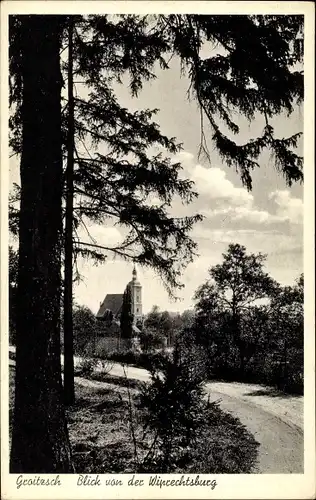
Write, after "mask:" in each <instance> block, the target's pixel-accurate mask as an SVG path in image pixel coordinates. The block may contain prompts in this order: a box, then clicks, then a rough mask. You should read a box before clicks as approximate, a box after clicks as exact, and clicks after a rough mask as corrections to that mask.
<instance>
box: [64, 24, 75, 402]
mask: <svg viewBox="0 0 316 500" xmlns="http://www.w3.org/2000/svg"><path fill="white" fill-rule="evenodd" d="M68 38H69V42H68V43H69V45H68V145H67V149H68V151H67V169H66V223H65V277H64V396H65V403H66V404H67V405H70V404H72V403H73V402H74V400H75V386H74V353H73V321H72V308H73V303H72V282H73V271H72V264H73V240H72V231H73V196H74V140H75V139H74V96H73V21H72V20H71V19H70V21H69V27H68Z"/></svg>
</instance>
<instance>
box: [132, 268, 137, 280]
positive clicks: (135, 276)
mask: <svg viewBox="0 0 316 500" xmlns="http://www.w3.org/2000/svg"><path fill="white" fill-rule="evenodd" d="M136 279H137V272H136V267H135V264H134V268H133V280H136Z"/></svg>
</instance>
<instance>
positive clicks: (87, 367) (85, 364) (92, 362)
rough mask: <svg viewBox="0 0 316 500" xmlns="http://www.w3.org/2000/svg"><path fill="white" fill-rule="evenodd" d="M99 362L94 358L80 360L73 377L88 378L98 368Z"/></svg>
mask: <svg viewBox="0 0 316 500" xmlns="http://www.w3.org/2000/svg"><path fill="white" fill-rule="evenodd" d="M98 363H99V360H98V359H96V358H82V359H81V360H80V362H79V364H78V365H77V366H76V368H75V375H82V376H85V377H86V376H88V375H91V374H92V372H93V371H94V370H95V369H96V367H97V366H98Z"/></svg>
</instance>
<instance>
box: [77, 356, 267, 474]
mask: <svg viewBox="0 0 316 500" xmlns="http://www.w3.org/2000/svg"><path fill="white" fill-rule="evenodd" d="M187 354H188V353H186V355H185V356H183V349H182V350H181V356H180V350H178V349H175V351H174V354H173V356H170V357H167V356H155V357H153V358H152V359H151V362H150V363H149V364H148V366H147V369H148V372H149V373H150V381H149V382H144V381H139V380H135V379H130V378H128V371H129V370H130V367H128V368H127V367H126V366H124V365H123V366H122V367H121V369H122V374H123V377H118V376H115V375H112V373H110V374H108V373H107V374H102V373H100V372H97V373H96V372H95V371H94V367H93V364H92V365H91V373H88V364H87V363H84V364H83V365H82V375H84V376H85V378H83V377H79V378H77V379H76V381H77V383H78V385H79V386H80V388H81V389H80V390H84V391H87V390H88V388H90V390H91V391H101V392H102V391H109V390H110V388H112V391H116V392H117V394H119V397H120V398H121V400H122V404H123V402H124V404H125V405H126V408H125V412H124V418H126V419H127V422H128V425H126V422H125V426H124V425H123V426H122V429H124V433H125V434H126V433H127V435H128V437H126V438H125V439H124V440H123V439H122V440H121V441H122V442H123V441H124V449H123V450H121V451H122V457H123V458H124V460H125V459H127V457H128V456H129V453H128V450H127V449H126V443H129V444H128V446H129V448H130V453H131V455H130V459H129V464H128V465H127V464H125V466H124V467H123V470H124V471H126V467H131V470H133V471H137V472H157V473H164V472H165V473H171V472H174V473H180V472H182V473H184V472H195V471H196V470H198V471H199V472H201V473H248V472H254V471H255V464H256V458H257V448H258V446H259V443H257V442H256V441H255V439H254V438H253V436H252V435H251V433H249V431H248V430H247V429H246V427H245V426H244V425H242V424H241V423H240V422H239V420H238V419H236V418H235V417H233V416H232V415H230V414H228V413H224V412H223V411H222V410H221V409H220V407H219V405H218V403H217V402H215V401H210V400H209V399H207V398H206V397H205V396H206V394H205V391H204V388H203V387H204V370H203V367H202V366H201V365H199V366H198V365H197V364H196V363H195V362H192V357H190V356H188V355H187ZM78 368H79V367H78ZM134 370H135V369H134ZM148 372H147V373H148ZM149 373H148V375H149ZM93 379H94V380H93ZM96 379H97V380H96ZM102 380H103V382H102ZM88 394H89V393H88ZM105 399H106V400H107V399H108V398H107V397H106V398H105ZM109 406H110V407H111V405H107V403H106V402H105V403H104V408H105V411H106V415H105V414H103V416H102V422H103V421H104V419H108V418H111V417H110V413H109V412H110V409H109ZM89 408H90V406H89ZM91 408H93V411H96V408H97V409H98V410H100V408H103V405H102V404H101V405H100V404H98V403H96V404H93V405H92V406H91ZM115 408H116V411H117V410H118V406H117V405H115ZM71 411H72V409H71ZM121 416H122V415H121ZM70 418H71V416H70ZM119 418H120V417H119V416H118V415H116V416H115V418H114V422H115V421H119ZM83 420H84V419H81V421H83ZM95 420H96V418H95V417H94V418H93V419H92V421H93V422H95ZM79 421H80V419H79ZM118 428H119V426H118ZM116 429H117V428H115V430H114V429H113V431H111V432H114V433H116V432H117V430H116ZM78 430H79V432H81V430H82V428H81V427H80V426H79V427H78ZM98 432H99V434H98V435H99V436H100V438H101V439H103V432H102V433H101V431H100V430H99V431H98ZM76 434H77V433H76V432H75V435H76ZM70 435H71V436H72V435H73V432H72V425H71V424H70ZM107 435H108V432H107ZM81 446H82V444H81ZM116 449H117V451H118V450H119V449H120V447H118V448H116ZM103 453H104V451H103ZM118 471H120V472H122V464H121V465H120V467H119V470H116V472H118Z"/></svg>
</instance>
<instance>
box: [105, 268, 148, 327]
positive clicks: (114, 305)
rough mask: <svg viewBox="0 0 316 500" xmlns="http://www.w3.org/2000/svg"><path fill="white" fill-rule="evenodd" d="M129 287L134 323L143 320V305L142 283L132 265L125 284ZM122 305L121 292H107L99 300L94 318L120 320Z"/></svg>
mask: <svg viewBox="0 0 316 500" xmlns="http://www.w3.org/2000/svg"><path fill="white" fill-rule="evenodd" d="M127 287H129V288H130V289H131V296H132V314H133V316H134V325H136V324H137V323H138V322H139V321H143V305H142V285H141V284H140V282H139V281H138V279H137V272H136V269H135V266H134V269H133V278H132V280H131V281H130V282H129V283H128V284H127V285H126V288H127ZM122 305H123V294H122V293H109V294H107V295H106V296H105V298H104V300H103V302H100V307H99V310H98V312H97V315H96V318H97V319H98V320H101V321H102V320H103V321H115V322H117V321H120V318H121V312H122Z"/></svg>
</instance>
